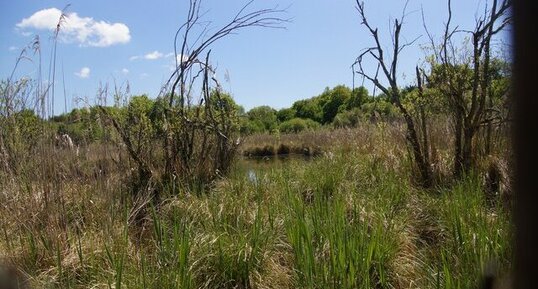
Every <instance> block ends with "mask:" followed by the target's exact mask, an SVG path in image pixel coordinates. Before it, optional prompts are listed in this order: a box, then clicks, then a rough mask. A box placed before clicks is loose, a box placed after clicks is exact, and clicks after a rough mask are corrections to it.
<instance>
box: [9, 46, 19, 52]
mask: <svg viewBox="0 0 538 289" xmlns="http://www.w3.org/2000/svg"><path fill="white" fill-rule="evenodd" d="M17 49H19V48H18V47H17V46H10V47H9V48H8V50H9V51H15V50H17Z"/></svg>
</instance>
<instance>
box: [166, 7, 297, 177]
mask: <svg viewBox="0 0 538 289" xmlns="http://www.w3.org/2000/svg"><path fill="white" fill-rule="evenodd" d="M201 3H202V0H191V1H190V2H189V10H188V13H187V19H186V21H185V23H184V24H183V25H182V26H181V27H180V28H179V29H178V30H177V32H176V35H175V39H174V53H175V56H176V69H175V71H174V72H173V73H172V75H171V76H170V78H169V80H168V83H167V85H166V86H165V87H164V89H163V93H164V94H166V97H167V99H168V107H167V108H166V110H165V113H164V115H163V117H164V123H165V129H164V131H165V137H164V141H163V149H164V154H165V171H164V176H165V178H167V179H168V180H170V181H172V180H174V179H177V178H179V179H184V180H187V181H188V182H192V181H193V180H194V181H196V182H199V181H200V182H203V183H205V182H208V181H210V180H211V179H212V178H214V177H215V175H218V174H221V173H225V172H226V170H227V169H228V167H229V164H230V159H231V158H233V154H234V152H235V147H236V144H235V139H234V138H233V136H232V135H231V133H232V130H231V128H232V126H233V123H232V122H233V121H234V120H233V119H232V118H231V117H232V115H231V114H232V111H231V108H230V107H227V106H221V105H218V104H217V105H215V104H214V103H212V102H217V103H221V104H222V103H223V102H225V101H224V100H223V99H222V93H221V87H220V85H219V83H218V81H217V80H216V78H215V76H214V75H215V68H214V67H213V66H212V65H211V63H210V60H209V56H210V47H211V45H212V44H213V43H215V42H216V41H218V40H220V39H222V38H224V37H226V36H228V35H230V34H234V33H236V32H237V31H238V30H241V29H243V28H248V27H262V28H281V27H282V26H281V25H282V24H283V23H284V22H285V21H286V20H285V19H283V18H281V17H280V15H281V14H282V13H283V12H284V11H283V10H278V9H276V8H274V9H261V10H254V11H252V12H248V10H249V9H250V8H251V5H252V3H253V1H249V2H247V3H246V4H245V5H244V6H243V7H242V8H241V9H240V10H239V12H238V13H237V14H235V16H234V17H233V18H232V19H231V20H230V21H229V22H228V23H227V24H225V25H224V26H222V27H221V28H220V29H217V30H216V32H212V33H208V31H209V30H210V29H209V28H210V27H209V25H210V23H207V22H202V21H201V16H202V15H203V13H201V12H200V7H201ZM199 87H202V91H201V93H198V90H197V89H198V88H199ZM174 123H176V124H175V125H173V124H174ZM202 167H210V170H209V171H208V170H205V172H204V171H203V169H202ZM204 174H206V175H205V176H204Z"/></svg>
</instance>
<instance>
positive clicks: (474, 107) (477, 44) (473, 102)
mask: <svg viewBox="0 0 538 289" xmlns="http://www.w3.org/2000/svg"><path fill="white" fill-rule="evenodd" d="M510 6H511V1H510V0H502V1H501V2H500V3H499V0H493V3H492V6H491V8H490V9H487V8H486V9H485V11H484V14H483V15H482V16H481V17H480V18H479V19H478V20H477V22H476V25H475V27H474V30H472V31H469V30H462V29H459V27H457V26H456V27H452V26H451V20H452V5H451V0H448V20H447V22H446V24H445V28H444V34H443V38H442V40H441V44H440V45H437V44H435V41H434V39H433V37H432V35H431V34H430V33H429V31H428V29H427V28H426V26H425V25H424V27H425V29H426V32H427V34H428V36H429V38H430V42H431V47H432V50H433V54H434V59H435V63H434V65H433V66H436V68H432V72H433V71H434V70H436V71H437V74H438V76H437V80H435V82H436V84H437V87H438V88H439V89H440V91H441V92H442V94H443V95H444V96H445V97H446V98H447V100H448V105H449V110H450V111H451V113H452V118H453V122H454V175H455V176H456V177H460V176H461V175H462V174H463V173H465V172H467V171H469V170H470V169H471V168H472V166H473V160H474V157H475V155H474V154H475V148H474V139H475V136H476V135H477V132H478V131H479V129H480V127H481V126H482V125H483V123H484V122H485V121H486V116H487V108H488V107H487V106H488V102H487V100H488V99H490V98H491V74H490V64H491V40H492V38H493V37H494V36H495V35H496V34H498V33H499V32H500V31H502V30H503V29H504V28H505V27H506V26H507V25H508V24H509V23H510V22H511V16H510V15H509V8H510ZM458 33H468V34H469V35H470V36H471V37H470V38H471V45H472V52H471V55H470V56H469V57H465V58H464V59H460V58H458V56H457V50H458V49H457V48H456V46H455V44H454V41H453V38H454V35H456V34H458Z"/></svg>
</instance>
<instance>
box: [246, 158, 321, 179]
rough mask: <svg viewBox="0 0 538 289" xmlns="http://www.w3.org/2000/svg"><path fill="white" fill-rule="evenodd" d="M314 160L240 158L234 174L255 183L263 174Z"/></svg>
mask: <svg viewBox="0 0 538 289" xmlns="http://www.w3.org/2000/svg"><path fill="white" fill-rule="evenodd" d="M313 159H314V157H311V156H304V155H297V154H289V155H283V156H271V157H242V158H241V159H240V160H239V161H238V162H237V166H236V172H237V173H239V174H241V175H242V176H246V177H247V180H249V181H250V182H253V183H257V182H258V179H259V178H260V177H261V176H262V175H263V174H265V173H267V172H269V171H271V170H274V169H286V168H288V167H290V166H291V165H292V164H297V163H298V162H305V163H306V162H310V161H312V160H313Z"/></svg>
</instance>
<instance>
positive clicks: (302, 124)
mask: <svg viewBox="0 0 538 289" xmlns="http://www.w3.org/2000/svg"><path fill="white" fill-rule="evenodd" d="M319 126H320V124H319V123H317V122H315V121H313V120H311V119H302V118H293V119H290V120H287V121H285V122H283V123H281V124H280V131H281V132H283V133H298V132H301V131H304V130H313V129H316V128H318V127H319Z"/></svg>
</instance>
